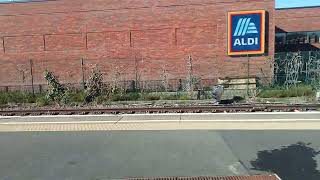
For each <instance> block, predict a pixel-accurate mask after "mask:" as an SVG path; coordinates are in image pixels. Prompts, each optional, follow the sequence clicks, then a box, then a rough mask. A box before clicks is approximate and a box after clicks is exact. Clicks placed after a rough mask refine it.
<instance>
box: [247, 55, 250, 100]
mask: <svg viewBox="0 0 320 180" xmlns="http://www.w3.org/2000/svg"><path fill="white" fill-rule="evenodd" d="M249 78H250V57H249V54H248V55H247V95H248V97H249Z"/></svg>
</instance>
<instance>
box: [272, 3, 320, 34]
mask: <svg viewBox="0 0 320 180" xmlns="http://www.w3.org/2000/svg"><path fill="white" fill-rule="evenodd" d="M275 17H276V18H275V21H276V26H277V27H278V28H279V29H281V30H283V31H286V32H296V31H320V7H313V8H294V9H280V10H276V11H275Z"/></svg>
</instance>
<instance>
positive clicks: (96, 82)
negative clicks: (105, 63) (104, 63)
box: [85, 69, 104, 102]
mask: <svg viewBox="0 0 320 180" xmlns="http://www.w3.org/2000/svg"><path fill="white" fill-rule="evenodd" d="M103 89H104V84H103V76H102V73H101V72H100V71H99V70H98V69H94V70H93V71H92V74H91V75H90V78H89V80H88V82H87V83H86V97H85V101H86V102H92V101H94V99H95V98H96V97H98V96H100V95H101V94H102V92H103Z"/></svg>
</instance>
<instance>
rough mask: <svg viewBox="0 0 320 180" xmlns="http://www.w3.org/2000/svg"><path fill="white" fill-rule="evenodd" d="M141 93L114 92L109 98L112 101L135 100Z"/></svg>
mask: <svg viewBox="0 0 320 180" xmlns="http://www.w3.org/2000/svg"><path fill="white" fill-rule="evenodd" d="M140 97H141V95H140V94H139V93H127V94H114V95H113V96H112V98H111V100H112V101H137V100H139V99H140Z"/></svg>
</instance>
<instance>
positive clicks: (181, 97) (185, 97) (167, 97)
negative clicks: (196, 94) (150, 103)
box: [161, 94, 192, 100]
mask: <svg viewBox="0 0 320 180" xmlns="http://www.w3.org/2000/svg"><path fill="white" fill-rule="evenodd" d="M161 99H162V100H192V98H191V97H190V96H189V95H188V94H167V95H162V96H161Z"/></svg>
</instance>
